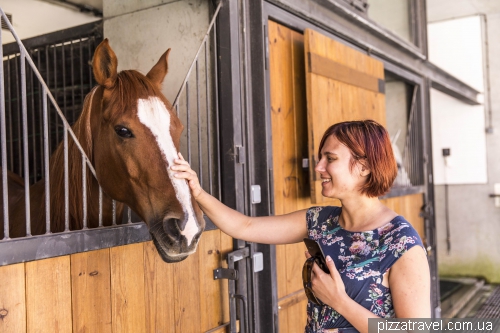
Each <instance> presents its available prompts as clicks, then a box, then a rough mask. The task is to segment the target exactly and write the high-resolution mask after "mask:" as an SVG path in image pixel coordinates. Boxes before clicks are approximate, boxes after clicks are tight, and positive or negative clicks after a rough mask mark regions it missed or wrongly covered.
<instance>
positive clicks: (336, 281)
mask: <svg viewBox="0 0 500 333" xmlns="http://www.w3.org/2000/svg"><path fill="white" fill-rule="evenodd" d="M306 257H307V258H309V257H311V255H310V254H309V252H307V251H306ZM325 259H326V265H327V266H328V269H329V270H330V274H327V273H325V272H324V271H323V270H322V269H321V268H319V266H318V265H317V264H316V263H314V265H313V269H312V273H311V275H312V276H311V286H312V290H313V292H314V295H315V296H316V297H317V298H319V299H320V300H321V301H322V302H323V303H325V304H327V305H328V306H330V307H331V308H333V309H335V310H336V311H337V312H339V313H340V312H341V308H342V305H343V304H345V303H346V301H347V300H350V297H349V296H348V295H347V293H346V292H345V285H344V281H342V278H341V277H340V273H339V271H338V270H337V268H336V267H335V263H334V262H333V260H332V258H331V257H330V256H326V258H325Z"/></svg>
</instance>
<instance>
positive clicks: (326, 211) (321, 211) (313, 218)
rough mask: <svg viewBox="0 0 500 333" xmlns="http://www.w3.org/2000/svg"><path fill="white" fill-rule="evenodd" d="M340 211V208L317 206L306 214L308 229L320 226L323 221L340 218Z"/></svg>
mask: <svg viewBox="0 0 500 333" xmlns="http://www.w3.org/2000/svg"><path fill="white" fill-rule="evenodd" d="M340 211H341V209H340V207H337V206H315V207H311V208H309V209H308V210H307V213H306V219H307V226H308V229H311V228H314V227H316V226H318V225H320V224H321V223H322V221H326V220H330V219H332V218H335V217H338V216H339V215H340Z"/></svg>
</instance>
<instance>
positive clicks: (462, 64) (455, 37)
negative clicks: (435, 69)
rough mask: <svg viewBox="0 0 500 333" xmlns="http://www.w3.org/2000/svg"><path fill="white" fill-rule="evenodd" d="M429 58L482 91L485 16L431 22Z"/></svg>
mask: <svg viewBox="0 0 500 333" xmlns="http://www.w3.org/2000/svg"><path fill="white" fill-rule="evenodd" d="M427 32H428V44H429V60H430V61H431V62H432V63H434V64H435V65H437V66H439V67H441V68H442V69H444V70H445V71H447V72H448V73H450V74H452V75H453V76H455V77H456V78H458V79H460V80H461V81H463V82H465V83H467V84H468V85H470V86H471V87H473V88H475V89H477V90H478V91H480V92H483V91H484V75H483V66H484V65H483V41H482V32H481V17H480V16H470V17H464V18H459V19H452V20H447V21H441V22H436V23H431V24H429V26H428V29H427Z"/></svg>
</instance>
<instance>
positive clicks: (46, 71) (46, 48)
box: [44, 45, 52, 156]
mask: <svg viewBox="0 0 500 333" xmlns="http://www.w3.org/2000/svg"><path fill="white" fill-rule="evenodd" d="M45 75H46V76H47V77H46V82H47V87H48V86H49V84H50V71H49V46H48V45H47V46H45ZM46 93H47V92H46V91H45V90H44V94H46ZM47 117H48V118H47V121H48V123H49V124H50V105H49V107H48V113H47ZM49 133H50V132H49ZM49 139H50V134H49ZM49 148H50V151H49V156H50V153H52V145H50V146H49Z"/></svg>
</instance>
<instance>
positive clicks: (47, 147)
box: [42, 88, 50, 234]
mask: <svg viewBox="0 0 500 333" xmlns="http://www.w3.org/2000/svg"><path fill="white" fill-rule="evenodd" d="M42 90H43V101H42V103H43V151H44V154H43V165H44V167H43V170H44V178H45V233H46V234H50V172H49V171H50V170H49V159H50V145H49V110H48V108H47V91H46V90H45V88H42Z"/></svg>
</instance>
